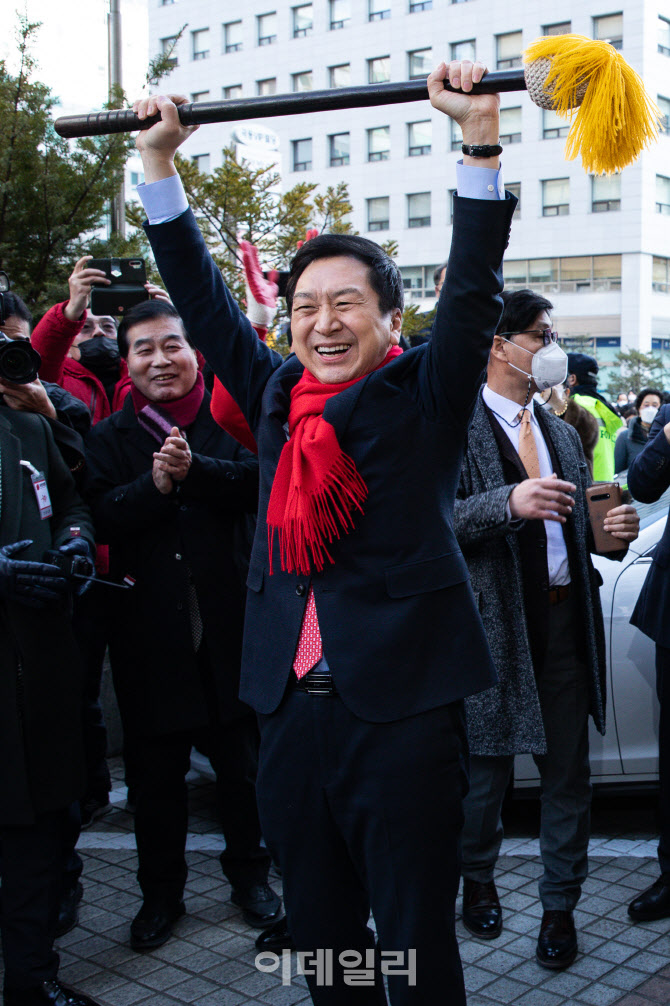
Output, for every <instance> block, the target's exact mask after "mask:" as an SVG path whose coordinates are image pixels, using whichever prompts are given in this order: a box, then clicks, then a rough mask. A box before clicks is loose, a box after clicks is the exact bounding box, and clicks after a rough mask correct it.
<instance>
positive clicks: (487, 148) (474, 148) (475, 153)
mask: <svg viewBox="0 0 670 1006" xmlns="http://www.w3.org/2000/svg"><path fill="white" fill-rule="evenodd" d="M461 150H462V151H463V153H464V154H467V155H468V157H497V156H498V154H502V147H501V146H500V144H499V143H492V144H489V143H480V144H477V143H464V144H462V146H461Z"/></svg>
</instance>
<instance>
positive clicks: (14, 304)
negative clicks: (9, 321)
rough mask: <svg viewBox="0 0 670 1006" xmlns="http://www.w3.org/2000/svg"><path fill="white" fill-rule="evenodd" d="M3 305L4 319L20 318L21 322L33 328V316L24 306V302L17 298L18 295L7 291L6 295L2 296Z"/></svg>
mask: <svg viewBox="0 0 670 1006" xmlns="http://www.w3.org/2000/svg"><path fill="white" fill-rule="evenodd" d="M2 299H3V304H4V313H5V318H20V319H21V321H27V322H28V324H29V325H30V327H31V328H32V327H33V316H32V314H31V313H30V311H29V310H28V307H27V306H26V302H25V301H24V300H23V299H22V298H21V297H19V295H18V293H12V292H11V290H8V291H7V293H3V295H2Z"/></svg>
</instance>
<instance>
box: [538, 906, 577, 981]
mask: <svg viewBox="0 0 670 1006" xmlns="http://www.w3.org/2000/svg"><path fill="white" fill-rule="evenodd" d="M535 956H536V958H537V963H538V964H541V965H542V967H543V968H551V969H554V968H556V969H558V968H567V967H568V965H570V964H572V962H573V961H574V959H575V957H576V956H577V933H576V932H575V923H574V920H573V918H572V912H560V911H548V912H545V913H544V915H543V916H542V923H541V925H540V935H539V936H538V938H537V949H536V950H535Z"/></svg>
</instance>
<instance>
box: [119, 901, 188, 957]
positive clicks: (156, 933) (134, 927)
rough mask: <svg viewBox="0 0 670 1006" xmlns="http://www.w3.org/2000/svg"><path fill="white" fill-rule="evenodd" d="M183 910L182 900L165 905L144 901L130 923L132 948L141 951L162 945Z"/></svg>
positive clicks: (168, 937) (169, 935) (170, 933)
mask: <svg viewBox="0 0 670 1006" xmlns="http://www.w3.org/2000/svg"><path fill="white" fill-rule="evenodd" d="M185 911H186V908H185V907H184V902H183V901H178V902H176V903H172V904H167V905H166V904H156V903H152V902H148V901H145V902H144V904H143V905H142V907H141V908H140V910H139V912H138V913H137V915H136V916H135V918H134V919H133V921H132V922H131V924H130V945H131V947H132V948H133V950H137V951H139V952H142V951H143V950H153V949H154V948H155V947H162V946H163V944H164V943H165V942H166V941H167V940H169V939H170V937H171V936H172V927H173V926H174V924H175V922H176V921H177V919H180V918H181V917H182V915H183V914H184V913H185Z"/></svg>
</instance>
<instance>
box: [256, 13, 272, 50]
mask: <svg viewBox="0 0 670 1006" xmlns="http://www.w3.org/2000/svg"><path fill="white" fill-rule="evenodd" d="M256 20H257V22H258V44H259V45H272V44H273V43H274V42H276V41H277V13H276V11H272V13H271V14H259V15H258V17H257V18H256Z"/></svg>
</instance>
